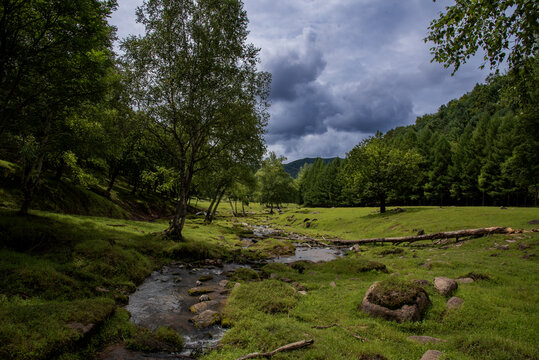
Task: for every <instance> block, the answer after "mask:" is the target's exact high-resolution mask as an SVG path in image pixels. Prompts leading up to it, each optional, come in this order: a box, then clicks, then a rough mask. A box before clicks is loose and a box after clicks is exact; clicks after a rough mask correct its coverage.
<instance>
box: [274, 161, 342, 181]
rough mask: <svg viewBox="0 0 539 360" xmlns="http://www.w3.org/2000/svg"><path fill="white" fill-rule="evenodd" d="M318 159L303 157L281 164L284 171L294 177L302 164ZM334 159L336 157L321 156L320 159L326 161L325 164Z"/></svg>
mask: <svg viewBox="0 0 539 360" xmlns="http://www.w3.org/2000/svg"><path fill="white" fill-rule="evenodd" d="M318 159H320V158H303V159H298V160H294V161H291V162H289V163H286V164H283V166H284V169H285V171H286V172H287V173H289V174H290V176H292V177H293V178H296V177H297V176H298V174H299V171H300V170H301V168H302V166H304V165H305V164H314V162H315V161H316V160H318ZM335 159H337V158H326V159H324V158H322V160H323V161H324V162H325V163H326V165H327V164H329V163H330V162H332V161H333V160H335Z"/></svg>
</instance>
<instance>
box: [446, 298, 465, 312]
mask: <svg viewBox="0 0 539 360" xmlns="http://www.w3.org/2000/svg"><path fill="white" fill-rule="evenodd" d="M462 304H464V300H462V299H461V298H459V297H457V296H453V297H452V298H451V299H449V300H447V303H446V306H447V308H448V309H458V308H459V307H461V306H462Z"/></svg>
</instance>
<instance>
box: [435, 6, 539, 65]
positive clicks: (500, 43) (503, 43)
mask: <svg viewBox="0 0 539 360" xmlns="http://www.w3.org/2000/svg"><path fill="white" fill-rule="evenodd" d="M538 18H539V6H538V5H537V3H535V2H533V1H527V0H508V1H507V0H489V1H481V0H457V1H456V4H454V5H452V6H448V7H447V8H446V12H445V13H442V14H440V16H439V17H438V19H436V20H433V21H432V22H431V23H430V26H429V31H430V33H429V35H428V36H427V38H426V39H425V42H427V41H432V42H434V44H435V46H434V47H432V48H431V52H432V54H433V55H434V58H433V60H436V61H437V62H440V63H442V64H444V66H445V67H450V66H453V67H454V71H457V70H458V69H459V67H460V65H461V64H464V63H466V61H467V60H468V59H469V58H470V57H471V56H473V55H475V54H476V53H477V51H478V50H479V49H482V50H483V51H484V52H485V55H484V60H485V62H487V61H488V62H489V63H490V67H491V68H497V67H500V66H501V65H502V64H503V63H504V61H506V60H508V61H509V63H510V64H511V66H518V65H520V64H521V63H522V62H524V61H525V60H526V59H527V58H528V57H534V56H535V55H536V54H537V51H538V50H539V48H538V45H537V35H538V28H537V19H538ZM483 66H484V65H483Z"/></svg>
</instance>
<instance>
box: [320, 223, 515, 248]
mask: <svg viewBox="0 0 539 360" xmlns="http://www.w3.org/2000/svg"><path fill="white" fill-rule="evenodd" d="M513 233H515V230H513V229H511V228H506V227H488V228H479V229H466V230H456V231H445V232H440V233H433V234H424V235H415V236H401V237H389V238H372V239H360V240H341V239H338V240H330V239H327V241H331V242H333V243H335V244H346V245H348V244H368V243H394V244H399V243H403V242H409V243H412V242H415V241H422V240H438V239H451V238H456V239H457V240H458V238H459V237H465V236H483V235H490V234H513Z"/></svg>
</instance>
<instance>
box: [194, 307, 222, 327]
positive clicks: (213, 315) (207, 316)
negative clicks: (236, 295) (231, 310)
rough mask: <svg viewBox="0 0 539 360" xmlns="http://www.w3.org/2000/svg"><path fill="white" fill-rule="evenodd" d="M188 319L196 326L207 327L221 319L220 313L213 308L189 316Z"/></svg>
mask: <svg viewBox="0 0 539 360" xmlns="http://www.w3.org/2000/svg"><path fill="white" fill-rule="evenodd" d="M189 321H191V322H192V323H193V325H195V327H197V328H207V327H210V326H212V325H215V324H218V323H219V322H220V321H221V315H220V314H219V313H218V312H217V311H214V310H205V311H203V312H201V313H200V314H198V315H197V316H195V317H193V318H191V319H190V320H189Z"/></svg>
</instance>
